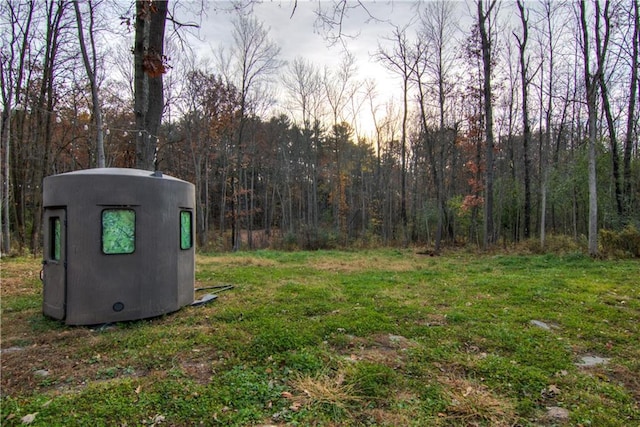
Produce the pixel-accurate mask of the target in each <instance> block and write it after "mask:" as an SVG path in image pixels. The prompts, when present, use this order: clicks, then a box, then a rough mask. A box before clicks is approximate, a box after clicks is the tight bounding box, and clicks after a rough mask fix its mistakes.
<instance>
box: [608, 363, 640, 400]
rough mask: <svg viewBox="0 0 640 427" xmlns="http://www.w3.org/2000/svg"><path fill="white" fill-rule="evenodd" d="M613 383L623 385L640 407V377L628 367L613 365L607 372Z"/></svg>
mask: <svg viewBox="0 0 640 427" xmlns="http://www.w3.org/2000/svg"><path fill="white" fill-rule="evenodd" d="M605 374H606V375H607V377H609V378H610V379H611V381H613V382H615V383H618V384H621V385H623V386H624V387H625V388H626V389H627V390H629V392H630V393H631V395H632V396H633V397H634V399H635V401H636V404H638V405H640V377H639V376H638V373H637V372H632V371H631V369H629V368H628V367H626V366H621V365H612V366H610V367H608V368H607V370H606V371H605Z"/></svg>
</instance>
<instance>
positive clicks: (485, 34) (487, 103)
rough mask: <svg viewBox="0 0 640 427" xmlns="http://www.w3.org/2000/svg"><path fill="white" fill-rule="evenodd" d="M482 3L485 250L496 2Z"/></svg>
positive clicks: (487, 242)
mask: <svg viewBox="0 0 640 427" xmlns="http://www.w3.org/2000/svg"><path fill="white" fill-rule="evenodd" d="M484 1H485V0H477V2H478V4H477V6H478V27H479V30H480V40H481V48H482V64H483V89H482V91H483V97H484V115H485V137H486V148H485V188H484V192H485V197H484V247H485V249H486V248H488V247H489V246H491V245H492V244H493V243H494V240H495V235H494V227H493V172H494V171H493V149H494V137H493V99H492V98H493V97H492V89H491V68H492V55H493V50H494V49H495V46H494V42H493V40H492V37H491V25H490V23H491V13H492V11H493V9H494V8H495V7H496V4H498V3H497V0H489V3H488V7H487V10H486V12H485V10H484Z"/></svg>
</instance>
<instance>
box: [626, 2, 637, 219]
mask: <svg viewBox="0 0 640 427" xmlns="http://www.w3.org/2000/svg"><path fill="white" fill-rule="evenodd" d="M631 44H632V58H631V82H630V84H629V106H628V109H627V130H626V137H625V141H624V157H623V170H624V172H623V177H624V209H625V214H626V215H627V216H630V215H631V214H632V212H633V210H632V199H633V191H632V187H631V153H632V151H633V142H634V138H633V133H634V125H635V123H636V96H637V94H638V68H640V63H638V56H639V53H638V50H639V47H640V6H639V1H638V0H634V2H633V40H632V41H631Z"/></svg>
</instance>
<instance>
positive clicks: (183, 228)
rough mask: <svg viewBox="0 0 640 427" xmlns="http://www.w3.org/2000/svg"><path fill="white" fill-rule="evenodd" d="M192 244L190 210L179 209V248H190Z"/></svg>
mask: <svg viewBox="0 0 640 427" xmlns="http://www.w3.org/2000/svg"><path fill="white" fill-rule="evenodd" d="M192 246H193V237H192V235H191V211H180V249H190V248H191V247H192Z"/></svg>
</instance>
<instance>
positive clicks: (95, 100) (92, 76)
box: [73, 0, 105, 168]
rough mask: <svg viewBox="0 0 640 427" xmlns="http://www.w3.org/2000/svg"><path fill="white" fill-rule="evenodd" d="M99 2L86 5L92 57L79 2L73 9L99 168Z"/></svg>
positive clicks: (101, 156) (101, 163)
mask: <svg viewBox="0 0 640 427" xmlns="http://www.w3.org/2000/svg"><path fill="white" fill-rule="evenodd" d="M99 4H100V3H99V2H97V3H96V2H94V1H93V0H88V1H87V3H86V5H87V7H88V9H89V11H88V12H89V18H88V19H89V29H88V35H89V49H90V52H91V57H89V53H88V52H87V43H86V42H85V35H84V29H83V17H82V13H81V12H80V6H79V5H78V1H77V0H74V2H73V7H74V9H75V12H76V22H77V23H78V41H79V43H80V52H81V53H82V63H83V64H84V68H85V71H86V72H87V78H88V79H89V87H90V88H91V104H92V107H93V121H94V124H95V132H96V157H97V166H98V167H99V168H103V167H105V157H104V129H103V126H102V106H101V105H100V93H99V88H98V79H97V77H96V74H97V71H98V55H97V50H96V40H95V35H96V29H95V9H96V7H97V6H98V5H99Z"/></svg>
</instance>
